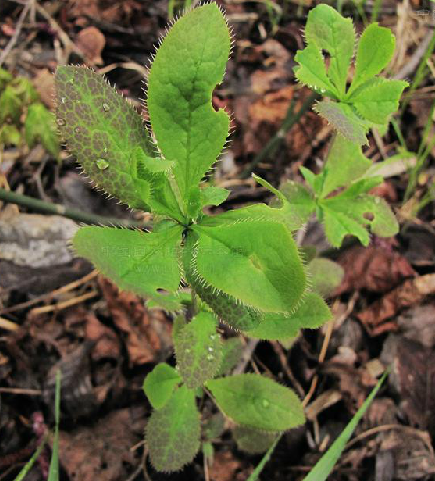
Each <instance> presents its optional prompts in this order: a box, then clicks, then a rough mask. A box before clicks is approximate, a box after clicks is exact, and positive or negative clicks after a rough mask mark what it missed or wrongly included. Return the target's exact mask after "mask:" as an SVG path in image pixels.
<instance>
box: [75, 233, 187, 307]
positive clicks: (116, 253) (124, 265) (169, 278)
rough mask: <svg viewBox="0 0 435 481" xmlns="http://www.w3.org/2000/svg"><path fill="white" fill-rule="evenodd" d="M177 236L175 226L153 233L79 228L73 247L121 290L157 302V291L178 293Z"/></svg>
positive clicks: (178, 237)
mask: <svg viewBox="0 0 435 481" xmlns="http://www.w3.org/2000/svg"><path fill="white" fill-rule="evenodd" d="M181 232H182V228H181V227H179V226H174V227H171V228H169V229H167V230H163V231H161V232H157V233H153V232H151V233H144V232H141V231H133V230H126V229H116V228H110V227H93V226H91V227H82V228H81V229H79V230H78V231H77V233H76V235H75V236H74V239H73V247H74V249H75V251H76V252H77V254H78V255H80V256H82V257H85V258H86V259H89V260H90V261H91V262H92V263H93V264H94V265H95V267H96V268H97V269H98V270H99V271H100V272H101V273H102V274H103V275H104V276H107V277H109V278H110V279H111V280H113V281H114V282H115V283H116V284H117V285H118V287H120V288H121V289H126V290H129V291H132V292H135V293H136V294H139V295H142V296H144V297H150V298H151V299H153V298H154V297H156V298H159V295H158V293H157V290H158V289H165V290H167V291H170V292H174V291H176V290H177V289H178V286H179V283H180V268H179V265H178V250H179V244H180V241H181Z"/></svg>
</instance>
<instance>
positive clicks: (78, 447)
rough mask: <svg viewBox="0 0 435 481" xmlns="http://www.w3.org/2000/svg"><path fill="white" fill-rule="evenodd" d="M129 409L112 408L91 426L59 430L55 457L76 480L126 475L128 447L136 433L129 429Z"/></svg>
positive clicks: (109, 480)
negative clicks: (111, 410) (113, 409)
mask: <svg viewBox="0 0 435 481" xmlns="http://www.w3.org/2000/svg"><path fill="white" fill-rule="evenodd" d="M132 421H133V420H132V417H131V414H130V410H129V409H122V410H120V411H115V412H112V413H111V414H109V415H108V416H106V417H105V418H101V419H100V420H99V421H98V422H97V423H96V424H94V425H92V426H83V427H79V428H78V429H75V430H74V431H72V432H70V433H67V432H64V431H61V432H60V436H59V459H60V463H61V465H62V466H63V468H64V469H65V470H66V472H67V473H68V475H69V479H71V480H76V481H95V480H98V481H119V480H121V479H127V477H128V474H129V472H128V471H127V469H126V465H130V466H131V465H133V464H134V462H135V460H134V456H133V453H132V452H131V451H130V448H131V447H132V446H133V445H134V444H135V443H137V441H138V439H139V438H138V436H137V435H136V434H135V432H134V431H133V429H132Z"/></svg>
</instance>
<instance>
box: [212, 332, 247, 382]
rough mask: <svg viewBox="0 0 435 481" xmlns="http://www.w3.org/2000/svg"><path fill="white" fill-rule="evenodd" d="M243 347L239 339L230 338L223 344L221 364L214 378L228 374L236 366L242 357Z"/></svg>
mask: <svg viewBox="0 0 435 481" xmlns="http://www.w3.org/2000/svg"><path fill="white" fill-rule="evenodd" d="M242 351H243V345H242V342H241V341H240V338H239V337H231V338H230V339H227V340H226V341H224V342H223V345H222V362H221V365H220V366H219V370H218V372H217V373H216V374H215V377H222V376H226V375H227V374H229V373H230V372H231V371H232V369H233V368H235V367H236V366H237V364H238V363H239V361H240V358H241V357H242Z"/></svg>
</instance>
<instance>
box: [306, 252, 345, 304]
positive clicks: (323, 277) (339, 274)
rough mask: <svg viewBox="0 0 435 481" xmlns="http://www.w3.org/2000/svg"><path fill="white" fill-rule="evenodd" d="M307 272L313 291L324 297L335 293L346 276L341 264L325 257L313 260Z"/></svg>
mask: <svg viewBox="0 0 435 481" xmlns="http://www.w3.org/2000/svg"><path fill="white" fill-rule="evenodd" d="M307 270H308V273H309V276H310V279H311V289H312V290H313V291H314V292H316V293H318V294H320V295H321V296H324V297H328V296H330V295H331V294H332V293H333V292H334V290H335V289H336V288H337V287H338V286H339V285H340V284H341V281H342V280H343V276H344V271H343V268H342V267H341V266H340V264H337V262H334V261H331V260H330V259H325V258H323V257H317V258H315V259H313V260H312V261H311V262H310V263H309V264H308V268H307Z"/></svg>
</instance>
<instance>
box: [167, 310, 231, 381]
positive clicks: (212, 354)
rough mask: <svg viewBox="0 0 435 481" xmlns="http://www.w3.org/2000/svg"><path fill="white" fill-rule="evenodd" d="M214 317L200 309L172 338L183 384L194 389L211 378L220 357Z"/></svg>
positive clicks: (217, 367) (219, 361)
mask: <svg viewBox="0 0 435 481" xmlns="http://www.w3.org/2000/svg"><path fill="white" fill-rule="evenodd" d="M216 327H217V321H216V318H215V317H214V316H213V314H211V313H210V312H200V313H199V314H197V315H196V316H195V317H194V318H193V319H192V321H191V322H189V324H187V325H186V326H185V327H183V328H182V329H181V331H180V332H178V334H177V336H176V337H175V339H174V347H175V356H176V358H177V365H178V368H179V370H180V374H181V376H182V377H183V380H184V382H185V383H186V386H187V387H188V388H190V389H195V388H197V387H200V386H202V385H203V384H204V382H205V381H206V380H207V379H211V378H212V377H213V376H214V375H215V374H216V372H217V371H218V369H219V366H220V364H221V360H222V349H221V342H220V336H219V334H217V333H216Z"/></svg>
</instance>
